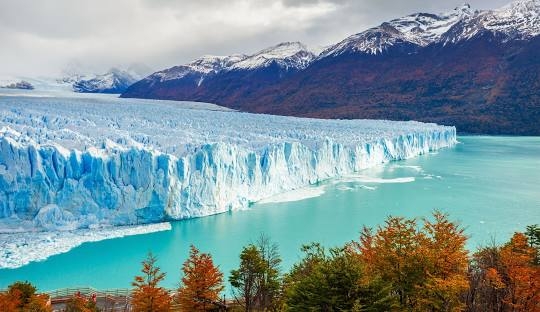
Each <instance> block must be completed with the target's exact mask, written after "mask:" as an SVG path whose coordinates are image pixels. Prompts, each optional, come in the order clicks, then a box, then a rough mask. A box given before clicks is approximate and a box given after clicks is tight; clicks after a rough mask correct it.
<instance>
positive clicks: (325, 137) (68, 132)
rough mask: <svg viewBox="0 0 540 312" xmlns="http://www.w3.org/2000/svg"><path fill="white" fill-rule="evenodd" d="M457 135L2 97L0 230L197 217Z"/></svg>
mask: <svg viewBox="0 0 540 312" xmlns="http://www.w3.org/2000/svg"><path fill="white" fill-rule="evenodd" d="M455 142H456V129H455V128H454V127H444V126H438V125H435V124H425V123H419V122H391V121H377V120H318V119H301V118H293V117H280V116H268V115H254V114H247V113H237V112H224V111H207V110H204V111H203V110H193V109H184V108H182V104H181V103H178V102H167V101H148V100H138V101H134V100H123V99H107V98H106V97H96V98H94V99H89V98H78V99H74V98H28V97H26V98H25V97H4V98H2V101H0V228H1V229H3V231H4V232H6V231H8V232H9V229H10V226H13V225H14V224H15V225H16V226H17V228H16V229H13V231H17V232H20V231H21V229H19V227H23V228H24V227H26V229H27V230H28V228H31V229H47V230H52V229H67V230H73V229H78V228H87V227H92V228H95V227H102V226H111V225H114V226H117V225H129V224H138V223H153V222H161V221H164V220H169V219H183V218H191V217H199V216H206V215H211V214H216V213H221V212H225V211H230V210H236V209H242V208H246V207H247V206H248V205H249V203H251V202H256V201H259V200H261V199H263V198H267V197H270V196H273V195H276V194H280V193H282V192H285V191H290V190H294V189H298V188H301V187H304V186H307V185H309V184H312V183H316V182H318V181H321V180H325V179H329V178H333V177H339V176H342V175H346V174H351V173H354V172H357V171H358V170H361V169H363V168H367V167H370V166H373V165H376V164H380V163H384V162H387V161H391V160H398V159H404V158H408V157H413V156H416V155H418V154H422V153H426V152H428V151H430V150H434V149H438V148H441V147H446V146H451V145H453V144H454V143H455ZM23 230H24V229H23Z"/></svg>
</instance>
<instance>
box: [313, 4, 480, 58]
mask: <svg viewBox="0 0 540 312" xmlns="http://www.w3.org/2000/svg"><path fill="white" fill-rule="evenodd" d="M474 14H475V11H472V10H471V8H470V6H469V5H468V4H465V5H463V6H461V7H457V8H455V9H454V10H453V11H452V12H449V13H442V14H429V13H416V14H411V15H407V16H405V17H402V18H398V19H394V20H391V21H389V22H384V23H382V24H381V25H380V26H377V27H374V28H371V29H368V30H366V31H364V32H361V33H358V34H355V35H352V36H350V37H348V38H346V39H345V40H343V41H341V42H339V43H338V44H336V45H334V46H331V47H329V48H327V49H326V50H324V51H323V52H322V53H321V55H320V56H319V58H323V57H327V56H337V55H341V54H343V53H346V52H348V53H350V52H363V53H367V54H378V53H382V52H384V51H386V50H387V49H388V48H390V47H392V46H395V45H398V44H412V45H416V46H427V45H429V44H431V43H433V42H436V41H437V40H439V39H440V38H441V36H442V35H443V34H444V33H445V32H446V31H448V30H449V29H450V28H451V27H452V26H453V25H455V24H456V23H457V22H459V21H461V20H463V19H464V18H467V17H469V16H471V15H474Z"/></svg>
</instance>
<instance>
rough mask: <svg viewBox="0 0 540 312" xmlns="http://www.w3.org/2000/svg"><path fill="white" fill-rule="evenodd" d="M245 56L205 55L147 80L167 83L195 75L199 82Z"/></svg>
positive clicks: (158, 73) (155, 74) (153, 75)
mask: <svg viewBox="0 0 540 312" xmlns="http://www.w3.org/2000/svg"><path fill="white" fill-rule="evenodd" d="M246 57H247V56H246V55H242V54H235V55H230V56H215V55H205V56H203V57H201V58H198V59H196V60H194V61H193V62H191V63H188V64H185V65H181V66H174V67H171V68H169V69H166V70H163V71H159V72H156V73H154V74H152V75H150V76H149V77H147V79H149V80H153V79H158V80H159V81H161V82H163V81H168V80H175V79H182V78H184V77H186V76H187V75H189V74H191V75H195V76H196V79H198V80H199V81H201V80H202V79H204V77H206V76H208V75H212V74H216V73H218V72H220V71H222V70H223V69H225V68H227V67H228V66H230V65H231V64H234V63H236V62H239V61H241V60H243V59H245V58H246Z"/></svg>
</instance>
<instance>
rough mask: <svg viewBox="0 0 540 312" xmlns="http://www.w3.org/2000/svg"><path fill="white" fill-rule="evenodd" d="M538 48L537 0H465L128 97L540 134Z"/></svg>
mask: <svg viewBox="0 0 540 312" xmlns="http://www.w3.org/2000/svg"><path fill="white" fill-rule="evenodd" d="M539 50H540V0H516V1H514V2H511V3H510V4H508V5H505V6H503V7H501V8H499V9H495V10H475V9H474V8H471V7H470V6H469V5H467V4H465V5H463V6H460V7H457V8H455V9H453V10H451V11H450V12H447V13H439V14H431V13H415V14H410V15H407V16H404V17H401V18H396V19H393V20H390V21H388V22H385V23H382V24H381V25H379V26H377V27H373V28H370V29H367V30H365V31H363V32H360V33H358V34H355V35H352V36H350V37H348V38H346V39H344V40H343V41H341V42H338V43H337V44H335V45H331V46H329V47H328V48H326V49H325V50H323V51H322V52H321V53H320V54H319V55H318V56H314V55H313V54H312V53H311V52H310V51H308V50H307V49H306V48H305V47H304V46H303V45H302V44H300V43H285V44H280V45H277V46H275V47H272V48H269V49H265V50H262V51H261V52H259V53H256V54H254V55H250V56H246V57H241V58H239V59H238V60H237V61H235V62H231V63H229V65H227V66H223V67H218V68H219V69H218V70H212V71H211V72H212V74H211V75H209V74H206V76H205V77H203V78H201V77H202V76H201V74H198V75H193V77H190V75H185V76H182V77H181V78H178V79H172V80H168V81H166V82H163V81H160V80H159V79H154V78H152V76H151V77H149V78H150V79H149V78H146V79H145V80H142V81H140V82H137V83H135V84H133V85H132V86H131V87H130V88H128V90H127V91H126V92H125V93H124V94H122V97H141V98H158V99H173V100H194V101H202V102H211V103H216V104H219V105H222V106H226V107H230V108H234V109H238V110H243V111H248V112H257V113H268V114H279V115H295V116H309V117H323V118H390V119H396V120H408V119H415V120H422V121H433V122H438V123H446V124H454V125H457V126H458V130H460V131H464V132H469V133H497V134H501V133H506V134H540V124H538V123H537V122H536V120H535V118H534V117H533V116H538V115H539V114H540V112H539V110H540V109H539V108H538V103H540V75H539V73H540V53H538V51H539ZM212 68H214V67H212ZM189 69H190V72H189V73H194V71H193V70H192V69H191V67H190V68H189ZM166 71H167V70H166ZM166 71H164V72H166ZM162 73H163V72H162ZM154 75H156V74H154ZM176 77H180V75H177V76H176ZM188 78H189V79H188Z"/></svg>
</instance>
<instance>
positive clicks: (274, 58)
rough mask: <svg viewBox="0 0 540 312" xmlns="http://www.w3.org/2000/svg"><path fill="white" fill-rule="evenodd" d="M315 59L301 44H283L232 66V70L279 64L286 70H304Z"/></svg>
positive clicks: (264, 50)
mask: <svg viewBox="0 0 540 312" xmlns="http://www.w3.org/2000/svg"><path fill="white" fill-rule="evenodd" d="M314 58H315V54H313V52H311V51H310V50H309V49H308V48H307V47H306V46H305V45H304V44H303V43H301V42H297V41H296V42H282V43H279V44H277V45H275V46H271V47H269V48H266V49H263V50H261V51H259V52H257V53H255V54H253V55H251V56H249V57H247V58H245V59H244V60H242V61H240V62H237V63H235V64H233V65H232V66H231V70H245V69H253V68H260V67H267V66H269V65H270V64H272V63H274V62H275V63H277V64H278V65H280V66H281V67H283V68H285V69H287V70H288V69H291V68H292V69H304V68H306V67H307V65H309V63H311V61H312V60H313V59H314Z"/></svg>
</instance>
